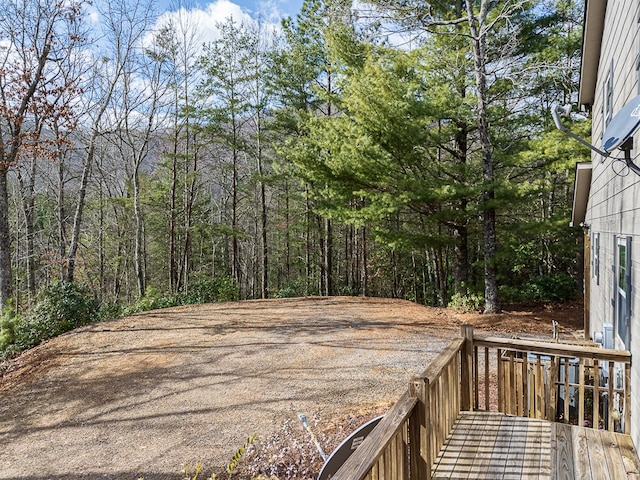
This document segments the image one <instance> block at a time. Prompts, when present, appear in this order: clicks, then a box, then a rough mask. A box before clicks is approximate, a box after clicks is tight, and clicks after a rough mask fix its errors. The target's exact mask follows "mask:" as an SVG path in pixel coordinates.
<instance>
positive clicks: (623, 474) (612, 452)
mask: <svg viewBox="0 0 640 480" xmlns="http://www.w3.org/2000/svg"><path fill="white" fill-rule="evenodd" d="M590 430H591V429H590ZM595 436H598V437H600V439H601V440H600V441H601V443H602V447H603V451H604V455H605V458H606V461H607V469H608V474H609V478H627V471H626V468H625V463H624V459H623V458H622V453H621V452H620V447H619V444H618V437H624V435H620V434H616V433H614V432H609V431H607V430H591V432H590V434H588V435H587V438H588V439H589V441H590V442H591V441H594V440H591V438H592V437H595Z"/></svg>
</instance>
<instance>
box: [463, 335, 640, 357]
mask: <svg viewBox="0 0 640 480" xmlns="http://www.w3.org/2000/svg"><path fill="white" fill-rule="evenodd" d="M473 344H474V346H478V347H489V348H500V349H503V350H514V351H517V352H535V353H541V354H545V355H555V356H558V357H576V358H591V359H594V360H602V361H609V362H618V363H630V362H631V352H629V351H628V350H611V349H606V348H600V347H587V346H583V345H572V344H569V343H553V342H541V341H539V340H527V339H521V338H503V337H488V336H483V335H477V334H474V335H473Z"/></svg>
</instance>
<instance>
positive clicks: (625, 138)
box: [551, 95, 640, 175]
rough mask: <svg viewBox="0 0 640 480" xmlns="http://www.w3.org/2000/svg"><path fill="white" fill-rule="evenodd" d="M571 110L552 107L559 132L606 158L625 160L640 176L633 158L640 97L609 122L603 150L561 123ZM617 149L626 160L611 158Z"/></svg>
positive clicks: (639, 168)
mask: <svg viewBox="0 0 640 480" xmlns="http://www.w3.org/2000/svg"><path fill="white" fill-rule="evenodd" d="M570 111H571V109H569V108H567V107H561V106H559V105H557V104H553V105H551V116H552V117H553V121H554V122H555V124H556V127H557V128H558V130H560V131H562V132H564V133H565V134H566V135H568V136H569V137H571V138H573V139H574V140H577V141H578V142H580V143H581V144H583V145H584V146H586V147H589V148H590V149H591V150H593V151H594V152H596V153H597V154H599V155H601V156H602V157H603V160H602V161H604V159H605V158H613V159H614V160H623V161H624V163H625V164H626V165H627V167H628V168H629V170H631V171H632V172H634V173H635V174H636V175H640V166H638V165H636V164H635V163H633V159H632V158H631V150H632V149H633V137H632V135H633V134H634V133H635V131H636V130H637V129H638V127H640V95H638V96H637V97H635V98H634V99H633V100H631V101H630V102H629V103H627V104H626V105H625V106H624V107H623V108H622V110H620V111H619V112H618V113H617V114H616V116H615V117H614V118H613V119H612V120H611V122H609V125H608V126H607V128H606V130H605V132H604V135H603V136H602V150H600V149H599V148H598V147H596V146H595V145H592V144H591V143H589V142H587V141H586V140H585V139H584V138H580V137H579V136H578V135H576V134H575V133H573V132H572V131H571V130H568V129H567V128H566V127H565V126H564V125H562V122H561V121H560V115H566V114H568V112H570ZM616 148H620V149H622V150H623V151H624V159H621V158H615V157H611V152H612V151H613V150H615V149H616Z"/></svg>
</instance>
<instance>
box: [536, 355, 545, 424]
mask: <svg viewBox="0 0 640 480" xmlns="http://www.w3.org/2000/svg"><path fill="white" fill-rule="evenodd" d="M536 378H537V381H536V391H535V392H536V393H535V396H536V417H535V418H539V419H542V418H544V412H545V405H546V402H545V401H544V400H545V391H544V388H545V382H544V368H543V367H542V357H541V355H537V358H536Z"/></svg>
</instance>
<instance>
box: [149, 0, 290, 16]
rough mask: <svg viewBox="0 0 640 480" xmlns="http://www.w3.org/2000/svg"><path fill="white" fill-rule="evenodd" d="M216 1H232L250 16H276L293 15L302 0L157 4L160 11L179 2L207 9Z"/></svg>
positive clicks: (166, 1)
mask: <svg viewBox="0 0 640 480" xmlns="http://www.w3.org/2000/svg"><path fill="white" fill-rule="evenodd" d="M216 3H233V4H235V5H237V6H239V7H240V8H241V9H242V10H243V11H244V12H245V13H248V14H250V15H251V16H252V17H255V16H256V15H257V14H259V13H260V12H262V13H263V14H268V15H274V16H278V17H284V16H287V15H290V16H292V17H293V16H295V14H296V13H298V12H299V11H300V7H301V6H302V0H215V1H211V0H158V3H157V5H158V9H159V11H160V12H162V11H166V10H171V9H174V8H175V7H176V5H179V4H182V5H184V6H186V7H188V8H198V9H201V10H208V9H209V7H210V6H211V4H216ZM220 20H224V19H220Z"/></svg>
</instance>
